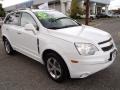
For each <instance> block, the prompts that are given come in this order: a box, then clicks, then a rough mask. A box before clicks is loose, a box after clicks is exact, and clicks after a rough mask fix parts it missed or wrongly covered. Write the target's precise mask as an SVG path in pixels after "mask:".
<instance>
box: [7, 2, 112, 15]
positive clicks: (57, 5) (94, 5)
mask: <svg viewBox="0 0 120 90" xmlns="http://www.w3.org/2000/svg"><path fill="white" fill-rule="evenodd" d="M71 1H72V0H32V1H31V0H30V1H28V2H25V3H21V4H18V5H14V6H10V7H7V8H5V10H6V11H11V10H15V9H20V8H28V7H31V6H32V7H33V8H38V6H39V5H41V4H43V3H46V2H48V5H49V7H50V8H52V9H56V10H58V11H61V12H63V13H65V14H66V13H67V12H68V11H69V9H70V6H71ZM78 3H79V5H80V7H81V8H85V0H78ZM109 4H110V0H90V13H91V14H97V13H102V12H103V8H105V10H104V13H106V14H108V7H109Z"/></svg>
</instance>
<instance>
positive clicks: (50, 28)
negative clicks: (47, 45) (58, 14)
mask: <svg viewBox="0 0 120 90" xmlns="http://www.w3.org/2000/svg"><path fill="white" fill-rule="evenodd" d="M48 29H60V28H58V27H49V28H48Z"/></svg>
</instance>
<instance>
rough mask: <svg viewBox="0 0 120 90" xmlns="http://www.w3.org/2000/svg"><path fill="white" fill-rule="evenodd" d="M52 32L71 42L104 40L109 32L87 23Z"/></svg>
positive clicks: (107, 37) (108, 35) (97, 41)
mask: <svg viewBox="0 0 120 90" xmlns="http://www.w3.org/2000/svg"><path fill="white" fill-rule="evenodd" d="M50 34H52V35H54V36H56V37H58V38H61V39H64V40H67V41H71V42H87V43H88V42H96V43H99V42H102V41H105V40H108V39H109V38H110V37H111V36H110V34H109V33H107V32H105V31H102V30H100V29H97V28H93V27H90V26H86V25H81V26H77V27H70V28H64V29H57V30H50Z"/></svg>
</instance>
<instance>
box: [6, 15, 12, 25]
mask: <svg viewBox="0 0 120 90" xmlns="http://www.w3.org/2000/svg"><path fill="white" fill-rule="evenodd" d="M12 17H13V13H12V14H10V15H8V16H7V18H6V20H5V24H11V23H12V22H13V19H12Z"/></svg>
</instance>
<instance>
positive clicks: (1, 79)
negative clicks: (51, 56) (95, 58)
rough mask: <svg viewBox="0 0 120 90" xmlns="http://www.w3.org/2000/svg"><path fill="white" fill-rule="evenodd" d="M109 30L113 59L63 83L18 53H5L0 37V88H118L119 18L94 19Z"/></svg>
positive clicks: (119, 60)
mask: <svg viewBox="0 0 120 90" xmlns="http://www.w3.org/2000/svg"><path fill="white" fill-rule="evenodd" d="M96 23H97V24H96V25H94V26H95V27H97V28H100V29H103V30H105V31H107V32H109V33H110V34H111V35H112V36H113V38H114V40H115V43H116V46H117V48H118V56H117V59H116V61H115V62H114V63H113V64H112V65H111V66H110V67H109V68H107V69H105V70H103V71H100V72H98V73H96V74H94V75H92V76H89V77H87V78H85V79H72V80H67V81H65V82H63V83H60V84H59V83H56V82H54V81H52V80H51V79H50V78H49V77H48V75H47V73H46V70H45V67H44V66H43V65H41V64H40V63H38V62H36V61H34V60H32V59H30V58H28V57H26V56H24V55H22V54H20V53H16V54H15V55H13V56H8V55H6V53H5V51H4V47H3V43H2V40H1V38H0V90H120V19H117V18H116V19H107V20H99V21H96Z"/></svg>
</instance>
